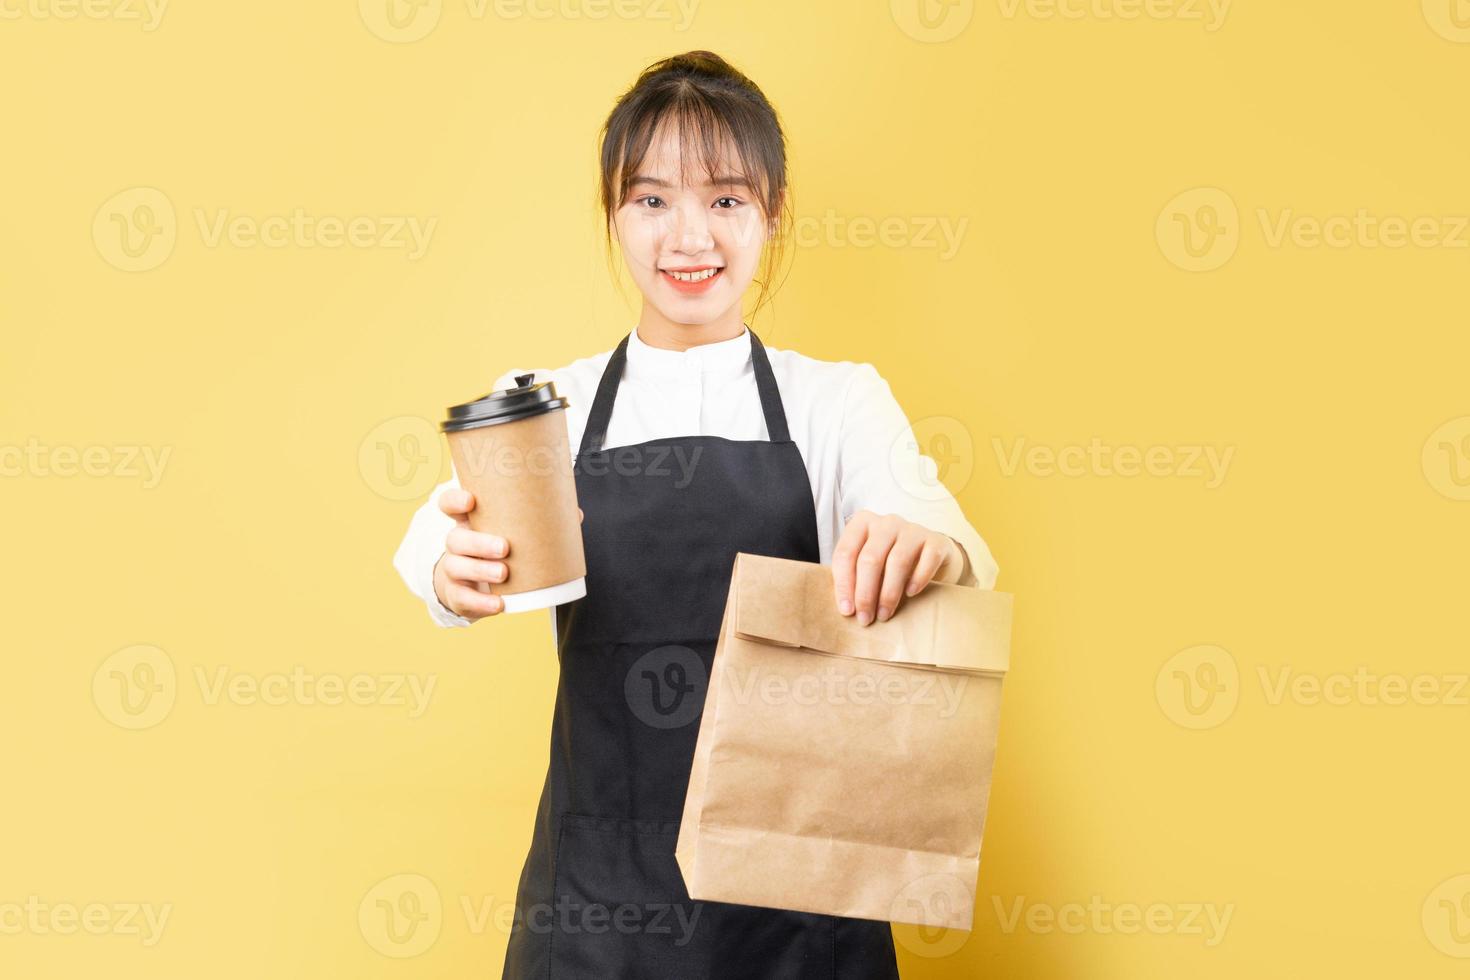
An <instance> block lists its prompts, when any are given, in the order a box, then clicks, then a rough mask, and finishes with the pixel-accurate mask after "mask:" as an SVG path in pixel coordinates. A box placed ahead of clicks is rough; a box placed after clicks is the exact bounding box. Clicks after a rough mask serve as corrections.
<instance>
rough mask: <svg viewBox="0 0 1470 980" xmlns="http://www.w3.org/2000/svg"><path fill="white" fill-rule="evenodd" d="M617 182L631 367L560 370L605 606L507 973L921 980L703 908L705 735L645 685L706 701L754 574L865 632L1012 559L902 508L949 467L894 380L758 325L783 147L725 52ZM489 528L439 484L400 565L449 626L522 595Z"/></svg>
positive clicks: (866, 942)
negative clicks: (643, 673) (803, 584)
mask: <svg viewBox="0 0 1470 980" xmlns="http://www.w3.org/2000/svg"><path fill="white" fill-rule="evenodd" d="M601 171H602V173H601V185H602V190H601V201H602V206H603V210H604V212H605V214H606V218H607V229H608V235H609V239H610V241H611V240H612V239H615V240H616V243H617V247H618V250H619V251H620V252H621V255H622V257H623V261H624V262H625V264H626V266H627V268H628V270H629V272H630V273H631V275H632V278H633V279H634V281H635V282H636V283H637V285H638V288H639V290H640V291H641V292H642V294H643V305H642V312H641V313H640V315H639V318H638V323H637V326H636V329H634V330H633V331H632V332H630V333H629V334H628V335H627V336H625V337H624V338H623V339H622V341H621V343H619V344H618V345H617V347H616V348H615V349H613V350H611V351H604V352H603V353H600V354H597V355H594V356H592V357H586V358H582V359H581V360H577V361H574V362H572V363H571V364H568V365H567V366H565V367H561V368H557V369H555V370H541V369H537V370H536V371H535V374H536V379H537V380H538V381H546V380H552V381H555V382H556V387H557V391H558V393H559V394H561V395H564V396H566V397H567V398H568V399H569V401H570V408H569V409H568V410H567V413H566V414H567V422H568V426H569V428H570V432H571V442H572V445H573V446H578V447H579V449H578V450H577V452H576V455H575V458H574V461H573V469H574V473H575V476H576V485H577V498H578V503H579V504H580V505H581V508H582V511H583V522H582V536H583V542H584V549H585V552H586V559H587V576H586V582H587V595H586V597H585V598H583V599H579V600H577V601H575V602H570V603H566V604H564V605H562V606H560V607H558V608H556V609H555V610H553V619H552V624H553V630H554V632H555V635H556V637H557V648H558V655H559V658H560V677H559V680H558V685H557V697H556V708H555V714H554V719H553V731H552V740H551V763H550V767H549V770H548V772H547V776H546V784H545V787H544V789H543V791H542V795H541V802H540V806H539V809H538V812H537V815H536V823H535V831H534V835H533V838H532V842H531V847H530V853H529V855H528V857H527V859H526V863H525V867H524V870H523V872H522V874H521V880H520V887H519V892H518V895H517V905H516V918H515V924H514V927H513V929H512V932H511V936H510V945H509V951H508V953H507V958H506V963H505V970H504V977H505V978H507V980H529V978H533V977H534V978H538V980H539V978H545V977H550V978H552V980H556V978H571V977H576V978H583V977H588V978H598V980H614V978H644V977H647V978H650V980H705V978H736V977H739V978H759V980H786V978H790V980H798V978H800V980H812V978H820V977H830V978H841V980H850V978H873V980H879V978H894V977H897V975H898V972H897V967H896V964H895V959H894V951H893V942H892V936H891V932H890V929H889V925H888V924H887V923H886V922H875V921H868V920H857V919H842V918H833V917H830V916H822V915H809V914H805V913H797V912H789V911H782V910H776V909H765V908H753V907H748V906H739V905H728V904H723V903H715V902H693V901H691V900H690V898H689V896H688V893H687V892H686V891H685V889H684V885H683V881H682V878H681V876H680V873H679V869H678V865H677V863H676V862H675V859H674V844H675V839H676V837H677V835H678V826H679V819H680V816H681V815H682V812H683V805H684V794H685V790H686V788H687V785H688V779H689V768H690V763H691V760H692V758H693V752H694V742H695V736H696V735H697V733H698V730H699V720H698V714H697V713H696V714H695V715H694V716H693V717H692V718H690V719H687V721H686V723H684V724H680V725H677V726H672V727H669V726H666V725H664V724H659V725H654V724H650V723H649V722H648V720H647V713H646V712H643V713H640V712H638V711H635V710H633V708H632V706H631V705H630V700H629V696H628V694H626V693H625V692H626V691H627V690H629V688H628V687H627V686H626V685H627V683H628V678H629V675H630V671H632V670H634V669H635V666H636V665H637V664H638V662H639V659H640V658H641V657H643V656H644V655H645V654H647V653H649V652H650V651H655V650H659V649H664V648H669V647H674V648H676V649H678V650H680V651H683V652H684V654H685V655H687V656H689V657H697V658H698V663H692V662H691V664H690V666H691V667H693V668H695V669H693V670H690V671H687V672H684V676H683V677H682V678H674V680H675V681H676V683H683V684H684V685H685V689H686V690H688V691H689V692H691V693H690V696H692V697H695V698H697V699H699V701H700V703H702V701H703V698H704V691H703V690H702V689H699V688H698V684H697V681H698V677H699V675H700V671H699V669H698V668H700V667H702V668H703V675H704V676H707V675H708V671H709V667H710V664H711V661H712V658H713V654H714V648H715V641H716V637H717V634H718V632H719V629H720V621H721V616H722V613H723V610H724V604H725V599H726V592H727V590H728V588H729V584H730V574H731V566H732V564H733V562H734V558H735V553H736V552H738V551H745V552H751V553H756V554H765V555H776V556H779V557H784V558H792V559H798V560H801V561H809V562H826V563H830V564H831V566H832V571H833V579H834V581H835V588H834V594H833V597H832V601H833V602H834V603H835V604H836V607H837V609H838V611H839V612H840V613H841V614H842V615H845V616H853V617H855V618H856V619H857V621H858V622H859V623H860V624H862V625H863V626H867V625H868V624H870V623H871V622H873V621H874V620H875V619H876V620H884V619H887V618H888V617H890V616H891V615H893V613H894V612H895V611H897V610H898V608H899V606H900V604H901V603H902V601H903V598H904V596H906V595H914V594H916V593H917V592H919V591H920V590H921V589H923V588H925V587H926V586H927V585H928V584H929V583H930V582H935V581H941V582H955V583H959V584H962V585H970V586H976V587H979V588H991V587H992V586H993V585H994V582H995V576H996V565H995V562H994V561H993V560H992V559H991V556H990V552H989V550H988V549H987V548H986V546H985V543H984V541H982V540H981V538H980V536H979V535H978V534H977V533H976V532H975V530H974V528H972V527H971V526H970V524H969V523H968V522H967V521H966V520H965V518H964V515H963V514H962V513H961V512H960V509H959V507H958V505H957V504H956V502H955V501H954V498H953V497H951V496H949V495H948V494H947V493H944V492H943V491H942V488H940V489H939V492H938V493H933V492H925V493H923V494H919V495H916V494H914V493H912V492H910V491H908V490H905V489H904V487H905V486H908V487H910V488H913V487H915V486H917V485H920V484H919V482H918V481H920V480H921V479H922V472H923V471H922V466H923V465H924V463H925V462H926V461H925V460H924V459H923V458H922V457H921V456H920V455H919V453H918V451H917V450H916V449H915V448H914V447H913V446H912V443H911V442H910V441H908V440H905V439H903V438H901V436H902V435H903V433H904V432H905V431H906V429H907V424H908V423H907V420H906V418H905V416H904V413H903V411H902V409H900V408H899V406H898V404H897V403H896V402H895V401H894V398H893V395H892V393H891V392H890V390H889V388H888V385H887V383H886V382H884V380H883V379H882V378H881V377H880V376H879V374H878V373H877V371H875V370H874V369H873V367H872V366H871V365H868V364H862V363H854V362H851V361H839V362H829V361H818V360H815V359H813V358H809V357H805V356H803V355H801V354H798V353H795V352H794V351H784V350H776V349H774V348H767V347H765V346H764V345H762V343H761V341H760V340H759V339H758V338H757V337H756V335H755V334H754V333H753V332H752V331H751V330H750V329H748V327H747V326H746V324H745V320H744V317H743V316H742V305H741V304H742V299H743V297H744V296H745V293H746V288H747V287H748V286H749V285H750V284H751V282H752V281H753V280H755V277H756V273H757V271H758V266H762V265H763V266H764V275H763V276H762V278H761V279H760V280H756V281H758V282H760V285H761V290H760V296H759V299H758V302H757V303H756V304H755V307H754V309H757V310H758V309H759V308H760V306H761V305H762V304H763V302H764V300H765V298H766V295H767V292H768V290H769V285H770V273H771V270H773V269H774V268H776V267H777V265H778V264H779V261H780V251H781V245H782V243H783V241H784V240H785V238H786V237H787V235H788V234H789V226H790V218H791V213H790V203H789V196H788V194H787V178H786V150H785V136H784V134H783V133H782V130H781V125H780V122H779V119H778V117H777V114H776V111H775V110H774V109H773V108H772V107H771V104H770V103H769V102H768V101H767V100H766V98H765V96H764V95H763V94H762V93H761V91H760V89H759V88H757V87H756V85H755V84H754V83H753V82H751V81H750V80H749V79H748V78H746V77H745V76H744V75H742V74H741V73H740V72H738V71H736V70H735V69H734V68H732V67H731V66H730V65H729V64H727V63H726V62H725V61H724V60H723V59H721V58H720V57H718V56H717V55H714V54H711V53H709V52H707V51H695V52H691V53H688V54H684V55H680V56H678V57H674V58H669V59H667V60H665V61H662V62H659V63H658V64H655V65H653V66H651V67H649V68H648V69H647V70H645V71H644V72H643V74H642V75H641V76H640V77H639V79H638V81H637V83H636V84H635V85H634V86H633V87H632V89H630V90H629V91H628V92H627V93H626V94H625V95H624V96H623V97H622V98H621V99H620V100H619V101H618V103H617V105H616V107H615V108H614V109H613V111H612V114H611V116H610V117H609V118H608V120H607V123H606V125H605V126H604V128H603V134H602V161H601ZM752 312H754V311H752ZM525 373H527V372H526V370H525V369H522V368H515V369H513V370H511V371H508V372H506V374H504V375H502V376H501V377H500V378H499V379H498V380H497V382H496V385H495V387H496V388H497V389H502V388H508V387H512V386H513V383H512V378H513V377H514V376H515V375H517V374H525ZM616 447H639V448H641V449H644V450H652V449H655V448H656V449H658V450H659V452H658V453H657V454H655V453H653V452H646V453H637V452H635V453H634V454H633V455H634V456H636V457H638V458H639V459H651V458H654V457H655V455H657V457H658V458H660V459H663V460H665V461H666V462H665V463H664V466H665V467H666V469H665V470H663V471H661V472H664V473H671V474H672V475H671V476H661V477H660V478H657V479H655V478H652V477H651V476H650V474H648V473H643V472H641V471H640V470H639V468H638V467H637V466H636V465H635V466H631V467H630V466H619V465H612V466H610V465H606V464H607V457H606V455H605V454H607V453H608V451H609V450H611V449H614V448H616ZM895 447H896V448H895ZM592 463H596V464H597V465H591V464H592ZM936 497H937V498H938V499H934V498H936ZM474 505H475V501H474V500H473V498H472V497H471V495H470V494H469V493H468V492H467V491H465V490H463V489H460V488H459V487H458V485H457V484H456V482H455V481H452V480H451V481H450V482H449V483H446V484H444V485H442V486H440V487H439V488H437V489H436V490H435V492H434V494H433V495H432V496H431V498H430V502H428V503H426V504H424V506H423V507H421V508H420V509H419V511H418V513H417V514H416V515H415V516H414V518H413V522H412V525H411V526H410V528H409V531H408V535H407V537H406V538H405V539H404V541H403V544H402V545H401V547H400V548H399V551H398V555H397V557H396V558H395V565H396V566H397V567H398V569H399V571H400V573H401V574H402V575H403V577H404V579H405V581H407V583H408V585H409V588H410V589H412V590H413V591H414V592H415V593H416V594H418V595H419V596H421V597H422V598H423V599H424V600H425V602H426V603H427V604H428V607H429V612H430V614H431V615H432V617H433V618H434V620H435V621H436V622H437V623H439V624H441V625H445V626H468V625H469V624H470V623H472V622H474V621H476V620H479V619H482V618H485V617H490V616H494V615H496V614H497V613H499V612H501V610H502V606H501V600H500V599H499V598H498V597H495V596H492V595H489V594H487V593H484V592H481V591H480V590H479V588H478V585H477V584H478V583H482V582H505V581H514V577H515V567H516V552H515V542H514V541H507V540H505V538H504V537H503V536H499V535H495V534H487V533H478V532H475V531H472V530H470V529H469V526H468V524H467V523H466V521H465V515H466V514H468V513H469V512H470V511H471V510H472V509H473V508H474ZM691 684H692V686H691ZM851 805H852V806H862V805H863V801H862V800H852V801H851ZM800 873H801V869H799V868H793V869H792V874H800Z"/></svg>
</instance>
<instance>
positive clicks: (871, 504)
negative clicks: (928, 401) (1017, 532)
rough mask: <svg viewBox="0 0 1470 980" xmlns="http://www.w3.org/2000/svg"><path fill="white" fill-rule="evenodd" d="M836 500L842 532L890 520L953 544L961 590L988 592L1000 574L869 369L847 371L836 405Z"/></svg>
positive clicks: (884, 385)
mask: <svg viewBox="0 0 1470 980" xmlns="http://www.w3.org/2000/svg"><path fill="white" fill-rule="evenodd" d="M841 424H842V435H841V440H840V444H839V448H838V462H837V493H838V500H839V501H840V504H841V508H842V522H843V524H844V525H846V523H847V522H848V521H849V520H851V519H852V515H853V514H854V513H856V512H857V511H860V510H870V511H873V512H874V513H876V514H897V515H898V516H899V517H902V518H903V519H904V520H906V521H912V522H914V523H915V524H922V525H923V526H924V527H927V528H929V529H930V530H931V531H938V532H940V533H941V534H947V535H949V536H950V537H951V538H953V539H954V540H955V543H956V544H958V545H959V546H960V549H961V550H962V551H963V552H964V553H965V557H966V558H967V559H968V560H967V562H966V568H965V570H964V573H963V574H962V575H961V577H960V579H959V584H960V585H973V586H978V587H979V588H982V589H993V588H995V580H996V576H997V575H998V574H999V571H1000V570H999V568H998V566H997V565H996V563H995V559H994V558H993V557H991V554H990V548H989V547H988V546H987V545H986V544H985V541H984V539H982V538H981V537H980V534H979V532H978V531H976V530H975V529H974V528H973V527H972V526H971V525H970V522H969V521H968V520H966V519H965V515H964V512H963V511H961V510H960V505H959V501H957V500H955V499H954V495H953V494H951V493H950V492H949V490H948V489H947V488H946V487H945V486H944V484H943V483H941V482H940V481H939V479H938V477H937V473H938V464H937V463H936V462H935V461H934V460H933V459H932V458H931V457H929V456H925V455H923V453H921V452H920V449H919V446H918V443H917V440H915V439H914V437H913V432H912V430H911V429H910V427H909V421H908V417H907V416H906V415H905V414H904V411H903V409H902V408H901V407H899V404H898V401H897V400H896V399H895V398H894V397H893V391H892V389H890V388H889V386H888V382H887V381H885V380H884V379H883V377H882V376H881V375H880V374H879V373H878V371H877V369H876V368H874V367H873V366H872V365H871V364H859V365H857V367H856V369H855V370H854V371H853V376H852V378H851V379H850V381H849V383H848V386H847V391H846V393H845V395H844V396H843V404H842V423H841Z"/></svg>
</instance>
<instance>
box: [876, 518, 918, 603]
mask: <svg viewBox="0 0 1470 980" xmlns="http://www.w3.org/2000/svg"><path fill="white" fill-rule="evenodd" d="M928 536H929V535H928V532H927V531H925V530H923V529H922V528H918V527H915V526H914V525H912V524H910V525H908V526H907V527H906V528H904V530H903V531H901V532H900V533H899V535H898V538H897V540H895V541H894V542H893V548H892V549H890V550H889V552H888V561H887V562H885V563H884V565H883V584H882V586H881V587H880V588H879V589H878V622H880V623H881V622H884V621H885V620H887V619H888V618H889V617H890V616H892V615H893V614H894V613H895V612H897V611H898V604H899V602H901V601H902V600H903V588H904V586H906V585H908V583H909V576H910V575H912V574H913V570H914V565H915V563H917V562H918V560H919V555H920V553H922V552H923V550H924V539H925V538H927V537H928Z"/></svg>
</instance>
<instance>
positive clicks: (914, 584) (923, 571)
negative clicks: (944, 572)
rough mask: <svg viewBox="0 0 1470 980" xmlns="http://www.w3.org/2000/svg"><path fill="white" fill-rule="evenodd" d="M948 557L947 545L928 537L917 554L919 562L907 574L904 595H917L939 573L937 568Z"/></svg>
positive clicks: (942, 541) (937, 539) (944, 542)
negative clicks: (907, 579)
mask: <svg viewBox="0 0 1470 980" xmlns="http://www.w3.org/2000/svg"><path fill="white" fill-rule="evenodd" d="M947 557H949V543H948V542H947V541H944V540H941V539H939V538H935V537H932V536H931V537H930V539H929V540H928V541H926V542H925V543H924V550H923V551H922V552H920V553H919V560H918V561H917V562H915V563H914V570H913V571H912V572H911V573H909V584H908V586H907V587H906V588H905V589H904V594H905V595H918V594H919V593H920V592H922V591H924V589H925V588H926V587H927V586H928V585H929V583H930V582H932V581H934V576H935V575H936V574H938V572H939V566H941V565H943V564H944V559H945V558H947Z"/></svg>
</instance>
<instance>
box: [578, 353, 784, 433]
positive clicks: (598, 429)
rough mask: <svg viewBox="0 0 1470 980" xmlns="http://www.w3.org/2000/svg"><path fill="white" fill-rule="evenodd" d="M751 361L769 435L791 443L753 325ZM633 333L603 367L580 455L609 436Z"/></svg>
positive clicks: (776, 391)
mask: <svg viewBox="0 0 1470 980" xmlns="http://www.w3.org/2000/svg"><path fill="white" fill-rule="evenodd" d="M746 332H747V333H748V334H750V363H751V367H752V368H753V369H754V371H755V387H756V391H757V392H759V393H760V397H761V411H762V412H763V413H764V414H765V417H766V435H767V437H768V438H769V439H770V440H771V442H789V441H790V440H791V434H790V433H789V432H788V431H787V429H786V408H785V406H783V405H782V404H781V392H780V390H779V389H778V388H777V387H776V376H775V374H773V373H772V371H771V361H770V359H769V358H768V357H767V356H766V348H765V345H764V344H762V343H761V341H760V338H759V337H757V336H756V335H755V331H754V330H751V329H750V328H749V327H747V328H746ZM631 336H632V334H631V333H629V334H627V335H626V336H624V337H623V339H622V342H621V343H619V344H618V346H617V349H615V350H614V351H613V352H612V357H610V358H608V361H607V367H605V368H603V370H602V380H600V381H599V382H598V383H597V396H596V398H594V399H593V402H592V411H591V413H590V414H589V415H588V416H587V426H586V428H584V429H583V430H582V446H581V448H580V449H579V450H578V452H577V454H578V455H579V456H580V455H582V454H584V453H595V452H600V451H601V450H602V443H603V440H604V439H606V438H607V424H608V422H609V421H610V420H611V419H612V409H613V401H614V400H615V399H616V398H617V396H618V382H620V381H621V380H622V377H623V366H624V365H625V364H626V363H627V361H628V338H629V337H631Z"/></svg>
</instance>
